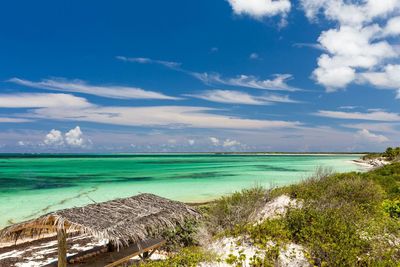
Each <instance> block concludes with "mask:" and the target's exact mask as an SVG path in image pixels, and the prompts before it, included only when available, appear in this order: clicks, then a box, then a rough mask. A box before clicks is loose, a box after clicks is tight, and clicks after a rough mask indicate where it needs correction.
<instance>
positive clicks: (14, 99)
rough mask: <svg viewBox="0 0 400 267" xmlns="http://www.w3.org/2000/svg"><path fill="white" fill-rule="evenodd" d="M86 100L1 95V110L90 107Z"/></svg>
mask: <svg viewBox="0 0 400 267" xmlns="http://www.w3.org/2000/svg"><path fill="white" fill-rule="evenodd" d="M89 106H91V104H90V103H89V102H87V101H86V99H85V98H82V97H76V96H73V95H68V94H41V93H30V94H9V95H5V94H3V95H0V108H51V107H54V108H56V107H76V108H80V107H89Z"/></svg>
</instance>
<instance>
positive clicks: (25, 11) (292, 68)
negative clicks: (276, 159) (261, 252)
mask: <svg viewBox="0 0 400 267" xmlns="http://www.w3.org/2000/svg"><path fill="white" fill-rule="evenodd" d="M0 91H1V92H0V152H8V153H19V152H26V153H75V152H76V153H118V152H124V153H129V152H131V153H136V152H213V151H236V152H240V151H249V152H251V151H293V152H319V151H332V152H340V151H343V152H353V151H354V152H358V151H381V150H384V149H385V148H386V147H387V146H398V145H399V143H400V106H399V103H400V0H298V1H291V0H274V1H272V0H202V1H194V0H192V1H188V0H170V1H129V0H120V1H101V0H96V1H91V0H87V1H77V0H68V1H66V0H65V1H62V0H60V1H50V0H49V1H46V0H43V1H27V0H26V1H21V0H14V1H3V2H2V3H1V4H0Z"/></svg>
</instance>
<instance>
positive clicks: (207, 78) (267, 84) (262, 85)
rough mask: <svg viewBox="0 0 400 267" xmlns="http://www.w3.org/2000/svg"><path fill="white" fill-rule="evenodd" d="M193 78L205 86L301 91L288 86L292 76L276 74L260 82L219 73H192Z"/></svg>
mask: <svg viewBox="0 0 400 267" xmlns="http://www.w3.org/2000/svg"><path fill="white" fill-rule="evenodd" d="M190 74H191V75H192V76H193V77H195V78H197V79H199V80H200V81H202V82H203V83H205V84H211V85H213V84H224V85H230V86H240V87H247V88H254V89H264V90H276V91H290V92H293V91H299V90H300V89H298V88H295V87H292V86H290V85H288V84H287V81H289V80H291V79H292V75H290V74H275V75H274V78H273V79H266V80H260V79H258V78H257V77H255V76H251V75H250V76H248V75H239V76H237V77H235V78H225V77H222V76H221V75H220V74H218V73H198V72H191V73H190Z"/></svg>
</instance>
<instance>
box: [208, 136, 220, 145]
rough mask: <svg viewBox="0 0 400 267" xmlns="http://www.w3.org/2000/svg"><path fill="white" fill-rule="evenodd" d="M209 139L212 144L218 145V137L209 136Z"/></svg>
mask: <svg viewBox="0 0 400 267" xmlns="http://www.w3.org/2000/svg"><path fill="white" fill-rule="evenodd" d="M210 141H211V143H212V144H213V145H214V146H218V145H219V139H218V138H216V137H210Z"/></svg>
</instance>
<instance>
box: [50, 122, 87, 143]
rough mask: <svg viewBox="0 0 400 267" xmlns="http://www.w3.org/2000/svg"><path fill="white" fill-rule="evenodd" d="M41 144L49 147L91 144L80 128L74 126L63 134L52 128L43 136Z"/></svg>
mask: <svg viewBox="0 0 400 267" xmlns="http://www.w3.org/2000/svg"><path fill="white" fill-rule="evenodd" d="M43 144H44V145H46V146H49V147H57V148H59V147H64V146H67V147H71V148H86V147H87V145H90V144H91V140H90V139H87V138H85V137H84V136H83V133H82V131H81V128H80V127H79V126H76V127H75V128H73V129H70V130H69V131H68V132H66V133H65V134H64V135H63V133H62V132H61V131H59V130H56V129H52V130H51V131H50V132H49V133H48V134H47V135H46V136H45V138H44V140H43Z"/></svg>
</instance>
